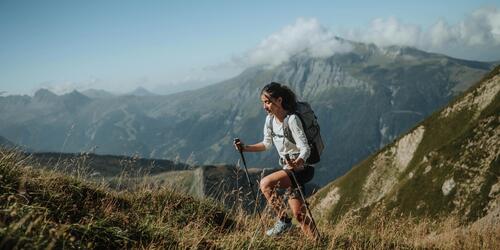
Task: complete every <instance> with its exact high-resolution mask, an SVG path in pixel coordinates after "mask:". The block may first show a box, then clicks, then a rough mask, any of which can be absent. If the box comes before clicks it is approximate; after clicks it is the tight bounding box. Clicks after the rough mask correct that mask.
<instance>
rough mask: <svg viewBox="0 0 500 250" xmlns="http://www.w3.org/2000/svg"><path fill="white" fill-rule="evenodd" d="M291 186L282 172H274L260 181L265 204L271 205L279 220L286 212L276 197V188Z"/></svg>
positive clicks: (285, 174) (288, 179)
mask: <svg viewBox="0 0 500 250" xmlns="http://www.w3.org/2000/svg"><path fill="white" fill-rule="evenodd" d="M291 185H292V182H291V181H290V178H289V177H288V175H287V173H286V172H285V171H283V170H279V171H277V172H274V173H272V174H270V175H268V176H266V177H264V178H263V179H262V180H261V181H260V190H261V191H262V193H263V194H264V196H265V197H266V200H267V203H268V204H269V205H271V207H272V208H273V209H274V211H275V212H276V214H277V215H278V217H279V218H283V217H284V216H285V213H286V210H285V209H284V207H283V204H282V202H280V200H279V199H278V197H277V195H276V189H277V188H288V187H290V186H291Z"/></svg>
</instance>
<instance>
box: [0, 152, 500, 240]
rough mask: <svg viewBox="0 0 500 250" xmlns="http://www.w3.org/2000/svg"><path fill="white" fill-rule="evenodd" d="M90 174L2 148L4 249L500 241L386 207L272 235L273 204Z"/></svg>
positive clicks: (488, 232) (495, 235)
mask: <svg viewBox="0 0 500 250" xmlns="http://www.w3.org/2000/svg"><path fill="white" fill-rule="evenodd" d="M85 173H87V171H86V170H85V169H84V166H82V169H80V170H79V171H76V172H74V173H73V175H72V176H70V175H68V174H67V173H66V174H64V173H61V172H58V171H49V170H41V169H33V168H31V167H29V157H26V156H23V155H21V154H19V153H16V152H15V151H5V150H0V248H1V249H16V248H46V249H54V248H55V249H61V248H70V249H72V248H89V249H93V248H120V249H121V248H133V249H289V248H293V249H422V248H437V249H500V239H499V235H500V231H499V227H498V225H497V224H494V225H491V226H490V227H482V228H474V227H466V226H462V225H460V224H459V223H458V222H457V220H456V219H453V218H449V219H445V220H443V221H440V222H437V221H431V220H428V219H422V218H408V217H399V216H397V215H396V214H394V213H392V214H387V213H385V212H384V210H383V209H379V210H377V211H378V212H377V213H373V215H372V216H371V217H369V218H364V217H360V216H357V215H355V214H353V213H347V214H346V215H345V216H343V217H342V218H341V219H340V220H339V221H338V222H337V223H336V224H334V225H333V224H328V223H322V224H321V223H320V225H319V229H320V232H321V235H322V238H321V239H320V240H319V241H314V240H312V239H307V238H305V237H304V235H303V234H302V232H301V231H300V229H299V227H295V228H294V229H292V230H291V231H290V232H288V233H287V234H285V235H283V236H281V237H277V238H269V237H266V236H265V235H264V230H265V229H267V228H268V227H270V226H271V224H272V223H273V222H274V218H273V217H272V214H271V213H270V212H269V211H263V212H262V215H263V217H262V219H260V218H259V216H257V215H256V214H254V215H249V214H248V213H247V212H245V211H244V210H243V209H242V208H241V207H242V206H241V205H238V204H235V205H234V206H233V207H232V208H230V209H227V208H226V209H224V208H223V206H222V205H220V204H218V203H216V202H215V201H213V200H207V199H195V198H193V197H190V196H187V195H183V194H180V193H176V192H174V191H172V190H170V189H167V188H158V187H151V186H150V185H148V183H147V182H144V184H143V185H141V184H140V183H139V184H137V185H135V188H134V189H133V190H130V189H122V188H120V190H117V189H111V188H109V187H108V186H107V185H106V184H105V183H95V182H90V181H88V180H87V178H86V176H85ZM122 178H124V179H126V178H127V176H126V175H122ZM126 182H127V181H126V180H124V181H123V182H121V183H126Z"/></svg>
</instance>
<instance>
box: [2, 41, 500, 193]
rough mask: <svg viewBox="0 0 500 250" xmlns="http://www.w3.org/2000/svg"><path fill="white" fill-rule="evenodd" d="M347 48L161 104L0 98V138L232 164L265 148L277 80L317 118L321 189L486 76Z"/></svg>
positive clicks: (257, 70)
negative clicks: (267, 100)
mask: <svg viewBox="0 0 500 250" xmlns="http://www.w3.org/2000/svg"><path fill="white" fill-rule="evenodd" d="M352 46H353V48H354V49H353V50H352V51H351V52H349V53H345V54H335V55H333V56H331V57H327V58H312V57H309V56H307V55H305V54H297V55H295V56H294V57H292V58H291V59H290V60H289V61H288V62H286V63H283V64H282V65H279V66H277V67H274V68H268V67H253V68H249V69H247V70H246V71H244V72H243V73H241V74H240V75H238V76H237V77H235V78H232V79H229V80H226V81H223V82H220V83H218V84H214V85H211V86H208V87H204V88H201V89H198V90H192V91H186V92H182V93H177V94H172V95H166V96H133V95H132V96H130V95H129V96H116V97H113V98H106V99H90V98H87V99H85V98H81V97H78V101H75V103H71V105H66V104H65V103H64V102H62V101H61V99H64V98H63V96H54V95H50V94H49V93H47V92H46V91H44V92H41V93H39V94H38V95H35V97H28V96H8V97H0V114H1V115H0V135H2V136H4V137H6V138H7V139H9V140H11V141H13V142H14V143H17V144H20V145H27V146H29V147H30V148H33V150H37V151H54V152H86V151H90V152H95V153H98V154H116V155H134V154H138V155H139V156H140V157H144V158H160V159H179V160H180V161H184V162H187V163H189V164H191V165H217V164H221V163H222V164H234V163H235V162H236V160H237V159H238V154H237V153H236V152H235V151H234V149H233V147H232V146H231V143H232V140H233V138H234V137H240V138H241V139H242V140H243V141H244V142H247V143H252V142H258V141H260V140H261V139H262V128H263V126H264V118H265V112H264V111H263V110H262V108H261V105H260V102H259V94H260V93H259V92H260V89H261V88H262V87H263V86H264V85H265V84H267V83H269V82H270V81H278V82H284V83H287V84H289V85H290V86H291V87H292V88H293V89H294V90H295V91H296V93H297V94H298V96H299V97H300V99H303V100H307V101H309V102H310V103H311V105H312V107H313V108H314V110H315V112H316V114H317V116H318V117H319V123H320V125H321V128H322V134H323V138H324V139H325V143H326V151H325V152H324V154H323V155H322V161H321V163H320V164H319V165H318V166H317V172H316V173H317V174H316V177H315V178H314V180H313V181H314V182H316V183H318V184H325V183H327V182H329V181H331V180H333V179H334V178H336V177H338V176H340V175H342V174H344V173H346V172H347V171H348V170H349V169H350V168H351V166H353V165H354V164H356V163H357V162H359V161H360V160H362V159H364V158H365V157H367V156H368V155H370V154H371V153H373V152H375V151H377V150H378V149H380V148H381V147H383V146H384V145H386V144H387V143H390V142H391V141H392V140H393V139H395V138H397V137H398V136H399V135H401V134H402V133H405V132H406V131H407V130H408V129H410V128H411V127H412V126H414V125H415V124H416V123H417V122H419V121H422V120H423V119H424V118H425V117H427V116H428V115H430V114H431V113H432V112H434V111H435V110H437V109H438V108H440V107H442V106H444V105H445V104H446V103H448V102H449V101H450V100H451V99H452V98H453V97H455V96H456V95H458V94H460V93H461V92H462V91H463V90H464V89H466V88H467V87H469V86H471V85H472V84H473V83H474V82H476V81H477V80H479V79H480V78H481V77H482V76H483V75H484V74H485V73H487V72H488V71H489V70H490V69H491V68H492V67H493V63H485V62H475V61H466V60H460V59H455V58H450V57H447V56H444V55H438V54H432V53H426V52H423V51H419V50H417V49H414V48H409V47H395V46H393V47H387V48H379V47H377V46H375V45H368V44H362V43H352ZM42 94H43V95H42ZM75 94H76V93H75ZM247 157H248V158H247V160H248V163H249V164H250V166H251V167H254V166H257V167H274V166H276V164H277V159H276V157H277V154H276V152H274V150H272V151H270V152H267V153H264V154H248V155H247Z"/></svg>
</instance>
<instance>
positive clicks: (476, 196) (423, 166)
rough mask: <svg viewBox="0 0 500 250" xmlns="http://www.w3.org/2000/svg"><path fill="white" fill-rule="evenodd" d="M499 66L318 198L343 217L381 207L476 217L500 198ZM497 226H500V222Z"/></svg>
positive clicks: (328, 215)
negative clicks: (354, 212) (353, 212)
mask: <svg viewBox="0 0 500 250" xmlns="http://www.w3.org/2000/svg"><path fill="white" fill-rule="evenodd" d="M499 91H500V67H497V68H496V69H494V70H493V71H492V72H491V73H490V74H489V75H487V76H485V78H484V79H482V80H481V81H480V82H479V83H478V84H476V85H475V86H474V87H472V88H471V89H470V90H468V91H467V92H466V93H464V94H463V95H461V96H460V97H459V98H457V99H456V100H455V101H454V102H452V103H451V104H450V105H448V106H447V107H446V108H444V109H442V110H441V111H439V112H436V113H434V114H433V115H432V116H431V117H429V118H428V119H426V120H425V121H423V122H421V123H420V124H418V125H417V126H416V127H415V128H414V129H412V130H411V131H410V132H408V133H407V134H405V135H403V136H402V137H400V138H399V139H398V140H396V141H395V142H393V143H391V144H389V145H387V146H386V147H384V148H383V149H382V150H380V151H379V152H377V153H376V154H374V155H372V156H370V157H369V158H367V159H365V160H364V161H363V162H361V163H360V164H359V165H357V166H356V167H354V168H353V169H352V170H351V171H350V172H349V173H347V174H346V175H344V176H342V177H341V178H339V179H337V180H335V181H334V182H332V183H330V184H329V185H328V186H326V187H325V188H323V189H322V190H320V192H318V194H317V195H316V196H315V202H314V204H315V205H316V211H317V214H318V216H321V217H322V218H324V219H325V220H327V221H336V220H338V219H340V218H341V217H342V215H343V214H345V213H347V212H349V211H356V212H359V213H360V214H364V215H369V214H371V213H372V211H373V210H374V209H375V208H380V207H383V208H384V209H385V210H386V211H395V212H397V213H398V214H402V215H406V216H418V217H430V218H434V219H440V218H443V217H447V216H449V215H453V216H456V217H457V218H458V219H459V221H461V222H463V223H467V222H474V221H476V220H478V219H479V218H481V217H483V216H485V215H487V214H489V213H493V212H495V211H497V210H498V207H499V205H498V204H499V202H500V192H499V186H500V183H499V180H500V159H499V155H500V127H499V124H500V120H499V114H500V94H499ZM496 223H497V224H496V225H495V227H496V228H497V229H498V228H500V226H499V224H498V223H499V222H498V221H497V222H496Z"/></svg>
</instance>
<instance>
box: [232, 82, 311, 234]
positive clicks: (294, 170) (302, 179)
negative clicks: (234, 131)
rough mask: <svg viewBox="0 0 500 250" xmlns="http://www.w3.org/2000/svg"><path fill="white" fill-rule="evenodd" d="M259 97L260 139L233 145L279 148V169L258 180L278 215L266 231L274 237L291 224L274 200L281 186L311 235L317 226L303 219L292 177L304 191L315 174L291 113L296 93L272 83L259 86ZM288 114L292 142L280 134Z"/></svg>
mask: <svg viewBox="0 0 500 250" xmlns="http://www.w3.org/2000/svg"><path fill="white" fill-rule="evenodd" d="M260 99H261V101H262V104H263V108H264V110H265V111H266V112H267V113H268V116H267V118H266V123H265V125H264V139H263V141H262V142H259V143H256V144H253V145H245V144H243V142H241V141H239V142H235V146H236V148H237V149H238V150H241V151H245V152H260V151H265V150H268V149H270V148H271V146H272V145H273V144H274V146H275V147H276V149H277V150H278V153H279V156H280V165H281V166H282V170H279V171H277V172H274V173H272V174H270V175H268V176H266V177H264V178H263V179H262V180H261V182H260V189H261V190H262V193H263V194H264V196H265V197H266V199H267V202H268V204H269V205H271V206H272V207H273V209H274V210H275V212H276V214H277V215H278V220H277V222H276V223H275V225H274V227H273V228H271V229H269V230H267V231H266V234H267V235H269V236H276V235H279V234H281V233H283V232H285V231H286V230H288V229H290V228H291V227H292V223H291V218H290V217H289V216H288V215H287V213H286V211H285V209H282V206H281V202H279V201H277V200H279V199H278V196H277V194H276V192H275V190H276V188H280V189H288V190H289V192H288V193H289V198H288V204H289V206H290V208H291V210H292V213H293V215H294V217H295V218H296V219H297V221H298V222H299V223H300V226H301V229H302V231H303V232H304V233H306V234H307V235H309V236H311V237H314V236H315V234H314V230H316V229H315V228H313V226H312V223H311V220H310V218H306V210H305V206H304V203H303V202H304V201H302V199H301V197H300V195H298V194H299V193H298V187H297V185H296V183H295V182H294V178H293V174H295V177H296V179H297V181H298V182H299V186H300V187H299V188H302V190H304V184H305V183H306V182H308V181H310V180H311V179H312V177H313V176H314V167H313V166H310V165H307V164H305V162H306V160H307V158H308V157H309V154H310V152H311V149H310V147H309V145H308V143H307V138H306V135H305V133H304V129H303V127H302V123H301V121H300V118H299V117H298V116H297V115H296V114H293V112H294V111H295V110H296V108H297V99H296V96H295V94H294V93H293V91H292V90H290V88H288V87H287V86H285V85H282V84H279V83H276V82H272V83H270V84H268V85H266V86H265V87H264V88H263V89H262V91H261V95H260ZM287 116H288V126H289V128H290V130H291V132H292V136H293V139H294V141H295V144H294V143H292V142H291V141H289V140H288V139H286V138H285V136H284V133H283V122H284V121H285V118H287Z"/></svg>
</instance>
